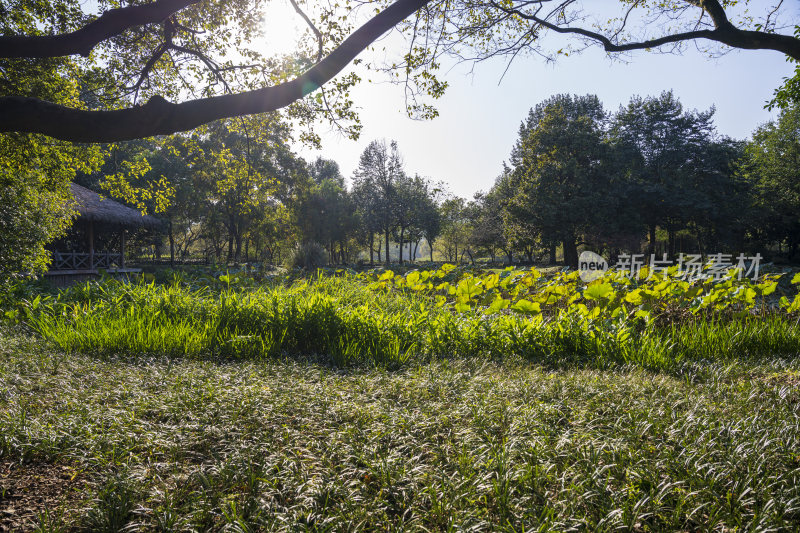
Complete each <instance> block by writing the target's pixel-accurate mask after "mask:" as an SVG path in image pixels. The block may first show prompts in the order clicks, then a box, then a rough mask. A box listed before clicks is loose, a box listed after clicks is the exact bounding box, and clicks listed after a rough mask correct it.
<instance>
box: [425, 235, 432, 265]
mask: <svg viewBox="0 0 800 533" xmlns="http://www.w3.org/2000/svg"><path fill="white" fill-rule="evenodd" d="M425 240H426V241H427V240H428V239H425ZM428 248H430V252H431V263H433V243H432V242H431V241H428Z"/></svg>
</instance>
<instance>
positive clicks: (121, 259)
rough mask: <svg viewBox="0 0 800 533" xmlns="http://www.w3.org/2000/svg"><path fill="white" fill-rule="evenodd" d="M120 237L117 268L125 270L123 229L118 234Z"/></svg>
mask: <svg viewBox="0 0 800 533" xmlns="http://www.w3.org/2000/svg"><path fill="white" fill-rule="evenodd" d="M119 237H120V242H121V246H120V251H119V267H120V268H125V228H122V229H121V230H120V233H119Z"/></svg>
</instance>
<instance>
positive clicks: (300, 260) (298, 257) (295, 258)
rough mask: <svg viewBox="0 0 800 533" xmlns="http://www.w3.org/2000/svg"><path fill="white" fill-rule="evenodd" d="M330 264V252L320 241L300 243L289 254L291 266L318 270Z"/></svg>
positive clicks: (289, 265)
mask: <svg viewBox="0 0 800 533" xmlns="http://www.w3.org/2000/svg"><path fill="white" fill-rule="evenodd" d="M326 264H328V252H327V251H326V250H325V248H324V247H323V246H322V245H321V244H320V243H318V242H314V241H311V242H307V243H303V244H299V245H298V246H297V247H296V248H295V249H294V250H293V251H292V253H291V255H290V256H289V262H288V265H287V266H288V267H289V268H302V269H304V270H316V269H318V268H320V267H324V266H325V265H326Z"/></svg>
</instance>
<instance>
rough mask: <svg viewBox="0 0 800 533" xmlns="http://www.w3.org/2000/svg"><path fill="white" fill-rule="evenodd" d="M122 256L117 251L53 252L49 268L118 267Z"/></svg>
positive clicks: (52, 269) (85, 268)
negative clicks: (91, 252)
mask: <svg viewBox="0 0 800 533" xmlns="http://www.w3.org/2000/svg"><path fill="white" fill-rule="evenodd" d="M120 267H122V256H121V254H120V253H119V252H94V253H93V254H90V253H88V252H58V251H56V252H53V262H52V264H51V265H50V270H51V271H54V270H96V269H98V268H120Z"/></svg>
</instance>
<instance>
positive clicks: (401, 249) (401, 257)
mask: <svg viewBox="0 0 800 533" xmlns="http://www.w3.org/2000/svg"><path fill="white" fill-rule="evenodd" d="M404 232H405V228H403V227H400V246H399V247H398V248H397V249H398V252H399V258H400V264H401V265H402V264H403V237H404V235H403V233H404Z"/></svg>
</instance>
